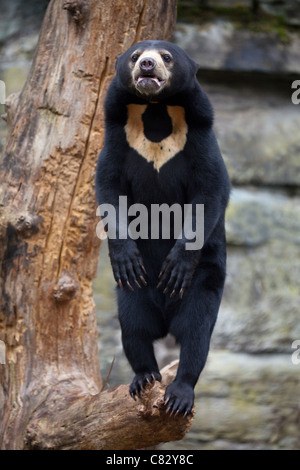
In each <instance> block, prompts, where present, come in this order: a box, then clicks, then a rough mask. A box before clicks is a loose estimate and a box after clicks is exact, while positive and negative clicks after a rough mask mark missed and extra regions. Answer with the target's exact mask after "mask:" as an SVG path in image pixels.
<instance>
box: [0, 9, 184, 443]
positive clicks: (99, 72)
mask: <svg viewBox="0 0 300 470" xmlns="http://www.w3.org/2000/svg"><path fill="white" fill-rule="evenodd" d="M175 17H176V0H158V1H157V2H155V3H153V2H152V1H151V0H128V1H127V2H124V1H123V0H113V1H111V0H106V1H101V2H99V0H78V1H69V2H62V1H61V0H52V1H51V2H50V4H49V6H48V10H47V13H46V15H45V19H44V22H43V26H42V29H41V34H40V39H39V43H38V47H37V51H36V54H35V58H34V61H33V66H32V69H31V72H30V74H29V77H28V80H27V82H26V84H25V86H24V89H23V91H22V92H21V94H20V95H14V96H12V97H11V99H9V100H8V103H7V116H6V118H7V122H8V125H9V133H8V137H7V141H6V146H5V148H4V150H3V157H2V160H1V163H0V175H1V176H0V178H1V187H0V237H1V246H0V270H1V276H0V289H1V309H0V340H2V341H4V343H5V347H6V364H5V365H4V364H2V365H1V364H0V374H1V375H0V380H1V381H0V447H1V448H3V449H25V448H27V449H29V448H53V449H55V448H57V449H62V448H68V449H82V448H91V449H96V448H101V449H104V448H106V449H113V448H114V447H113V446H117V447H116V448H123V449H124V448H131V449H134V448H140V447H141V446H144V445H153V443H157V438H155V436H154V434H155V433H154V432H153V429H154V428H153V429H152V431H151V426H152V425H153V426H155V427H156V426H157V425H158V424H159V423H161V424H159V425H160V426H161V427H162V428H163V424H162V423H163V422H164V423H165V424H166V419H167V418H166V415H165V412H164V410H163V407H161V406H160V407H157V403H156V402H157V397H158V396H159V397H160V399H161V397H162V390H161V389H160V386H159V385H158V384H157V385H156V386H155V387H154V388H153V390H152V392H151V393H153V394H154V398H153V397H152V398H151V400H150V402H151V403H152V404H153V403H154V405H153V406H154V408H153V410H156V411H155V413H156V414H155V413H154V415H155V416H154V415H153V416H154V418H153V423H152V421H151V419H150V420H149V416H150V415H151V413H150V415H149V407H148V411H147V412H145V413H146V416H147V420H148V421H147V422H148V428H147V429H148V430H149V433H148V438H147V439H144V440H143V439H141V440H140V441H139V442H138V441H137V435H138V428H137V426H141V420H140V417H141V415H143V409H144V408H143V406H144V405H142V403H143V402H141V403H135V402H134V401H133V400H132V399H131V397H130V396H129V394H128V387H126V388H124V387H125V386H120V388H117V389H112V390H111V391H106V392H103V393H101V377H100V372H99V362H98V350H97V328H96V316H95V305H94V301H93V297H92V280H93V278H94V277H95V275H96V267H97V261H98V251H99V246H100V243H99V240H98V239H97V237H96V230H95V227H96V223H97V220H96V216H95V215H96V204H95V195H94V172H95V164H96V159H97V156H98V153H99V151H100V149H101V146H102V143H103V112H102V109H103V108H102V106H103V99H104V96H105V92H106V89H107V86H108V84H109V82H110V80H111V78H112V76H113V74H114V63H115V58H116V56H117V55H118V54H120V53H122V52H123V51H124V50H126V49H127V48H128V47H130V46H131V45H132V44H133V43H135V42H137V41H139V40H143V39H147V38H148V39H149V38H159V39H170V37H171V34H172V31H173V27H174V24H175ZM145 400H146V398H145ZM155 400H156V401H155ZM148 402H149V400H148ZM155 403H156V405H155ZM141 406H142V411H141ZM155 406H156V408H155ZM158 409H159V410H160V411H159V412H157V410H158ZM128 410H130V412H128ZM108 411H109V413H108ZM124 412H125V414H124ZM127 412H128V415H127V416H126V413H127ZM151 416H152V415H151ZM171 419H172V426H171V428H172V432H170V426H169V428H168V426H165V428H166V429H167V428H168V429H167V430H166V432H164V431H162V432H161V433H160V436H159V439H160V440H165V441H166V440H170V439H172V440H174V439H176V438H177V439H180V438H182V437H183V435H184V432H185V431H186V429H187V427H188V426H189V423H190V420H188V419H183V418H176V419H174V418H171ZM119 422H120V423H121V422H122V426H120V427H119V428H118V423H119ZM78 423H79V425H80V428H78ZM151 423H152V424H151ZM175 423H177V425H175ZM127 425H128V427H129V428H130V429H132V426H133V427H134V428H136V432H135V433H133V439H132V440H131V442H128V433H127V432H126V426H127ZM76 426H77V427H76ZM66 429H69V432H66ZM120 429H123V437H122V432H121V433H120V432H119V431H120ZM156 429H157V427H156ZM130 432H131V431H129V433H130ZM140 434H141V433H140ZM114 436H117V440H116V438H115V437H114ZM124 436H125V437H126V438H124ZM151 438H152V439H151ZM122 439H123V441H122ZM126 446H128V447H126Z"/></svg>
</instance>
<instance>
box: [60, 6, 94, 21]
mask: <svg viewBox="0 0 300 470" xmlns="http://www.w3.org/2000/svg"><path fill="white" fill-rule="evenodd" d="M63 9H64V10H67V11H68V12H69V13H70V15H71V16H72V18H73V20H74V21H75V22H76V23H82V22H83V21H85V19H86V17H87V13H88V7H87V5H86V2H85V1H84V0H73V1H69V2H64V4H63Z"/></svg>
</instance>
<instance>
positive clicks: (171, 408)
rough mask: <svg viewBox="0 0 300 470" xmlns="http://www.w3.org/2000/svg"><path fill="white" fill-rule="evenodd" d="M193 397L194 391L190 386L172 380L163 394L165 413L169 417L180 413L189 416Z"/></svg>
mask: <svg viewBox="0 0 300 470" xmlns="http://www.w3.org/2000/svg"><path fill="white" fill-rule="evenodd" d="M194 397H195V394H194V389H193V387H192V386H191V385H188V384H185V383H182V382H176V380H174V382H172V383H171V384H170V385H169V386H168V387H167V390H166V393H165V405H166V407H167V413H170V414H171V415H172V414H173V413H175V415H177V414H178V413H182V414H184V416H186V415H188V414H190V413H191V412H192V409H193V406H194Z"/></svg>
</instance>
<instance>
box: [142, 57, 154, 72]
mask: <svg viewBox="0 0 300 470" xmlns="http://www.w3.org/2000/svg"><path fill="white" fill-rule="evenodd" d="M139 65H140V69H141V71H142V72H151V70H153V69H154V68H155V66H156V62H155V60H154V59H151V57H144V59H142V60H141V62H140V64H139Z"/></svg>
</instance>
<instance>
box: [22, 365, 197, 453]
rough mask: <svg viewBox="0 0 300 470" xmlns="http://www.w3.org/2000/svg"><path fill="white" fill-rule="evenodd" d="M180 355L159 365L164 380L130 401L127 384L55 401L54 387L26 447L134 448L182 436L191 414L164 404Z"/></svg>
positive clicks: (37, 415) (37, 414)
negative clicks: (175, 411) (170, 412)
mask: <svg viewBox="0 0 300 470" xmlns="http://www.w3.org/2000/svg"><path fill="white" fill-rule="evenodd" d="M177 365H178V361H174V362H173V363H171V364H169V365H168V366H166V367H165V368H164V369H163V370H162V371H161V374H162V382H161V383H159V382H155V384H154V386H149V387H148V389H147V390H146V391H145V393H144V394H143V395H142V397H141V399H138V400H137V401H134V400H133V399H132V398H131V396H130V395H129V392H128V385H119V386H117V387H113V388H111V389H108V390H106V391H104V392H102V393H99V394H97V395H93V396H91V395H89V396H84V397H81V398H79V399H78V398H77V399H76V400H75V401H74V398H73V401H72V398H70V397H67V398H64V399H63V400H62V402H61V403H60V404H59V405H58V404H57V402H58V400H57V391H56V393H55V396H54V397H50V398H49V400H47V401H46V403H45V402H44V403H43V406H42V408H41V409H40V410H37V411H36V412H35V414H34V416H33V418H32V421H31V423H30V424H29V426H28V428H27V448H28V449H58V450H69V449H76V450H86V449H89V450H125V449H126V450H132V449H142V448H146V447H152V446H155V445H157V444H159V443H160V442H166V441H176V440H180V439H182V438H183V437H184V435H185V433H186V432H187V431H188V430H189V428H190V426H191V423H192V419H193V417H192V416H187V417H183V416H179V415H178V416H171V417H170V416H169V415H168V414H166V407H165V406H164V394H165V389H166V387H167V385H168V384H169V383H170V382H171V381H172V380H173V379H174V377H175V373H176V369H177Z"/></svg>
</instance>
